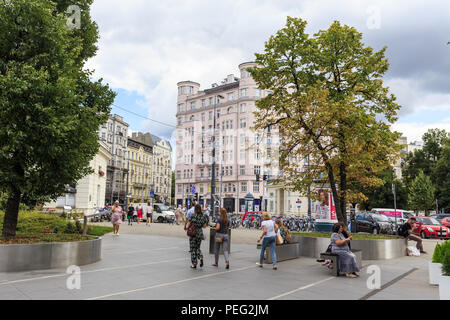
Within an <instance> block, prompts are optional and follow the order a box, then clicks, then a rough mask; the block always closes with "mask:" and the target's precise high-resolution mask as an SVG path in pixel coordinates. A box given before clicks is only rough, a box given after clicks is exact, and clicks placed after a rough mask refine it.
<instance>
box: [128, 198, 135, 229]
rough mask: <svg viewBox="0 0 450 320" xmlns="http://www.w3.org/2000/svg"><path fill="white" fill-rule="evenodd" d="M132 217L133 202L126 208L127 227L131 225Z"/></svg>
mask: <svg viewBox="0 0 450 320" xmlns="http://www.w3.org/2000/svg"><path fill="white" fill-rule="evenodd" d="M133 215H134V205H133V202H132V203H130V206H129V207H128V215H127V218H128V225H129V226H130V225H131V226H132V225H133Z"/></svg>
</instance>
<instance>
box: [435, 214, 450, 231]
mask: <svg viewBox="0 0 450 320" xmlns="http://www.w3.org/2000/svg"><path fill="white" fill-rule="evenodd" d="M436 220H438V219H436ZM438 221H439V220H438ZM439 222H440V223H441V224H442V225H443V226H446V227H447V228H448V229H449V232H450V217H447V218H444V219H442V220H441V221H439Z"/></svg>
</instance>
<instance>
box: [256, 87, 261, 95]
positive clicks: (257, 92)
mask: <svg viewBox="0 0 450 320" xmlns="http://www.w3.org/2000/svg"><path fill="white" fill-rule="evenodd" d="M255 97H261V90H260V89H255Z"/></svg>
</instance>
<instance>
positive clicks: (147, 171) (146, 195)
mask: <svg viewBox="0 0 450 320" xmlns="http://www.w3.org/2000/svg"><path fill="white" fill-rule="evenodd" d="M127 157H128V164H127V168H129V176H128V177H127V184H128V195H129V199H128V204H129V203H130V202H134V203H135V204H138V203H147V201H150V200H151V191H152V187H153V186H152V167H153V142H152V138H151V135H150V133H145V134H143V133H141V132H138V133H136V132H133V134H132V136H131V137H128V147H127Z"/></svg>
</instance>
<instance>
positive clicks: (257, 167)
mask: <svg viewBox="0 0 450 320" xmlns="http://www.w3.org/2000/svg"><path fill="white" fill-rule="evenodd" d="M253 172H254V173H255V175H257V174H260V173H261V166H254V167H253Z"/></svg>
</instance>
